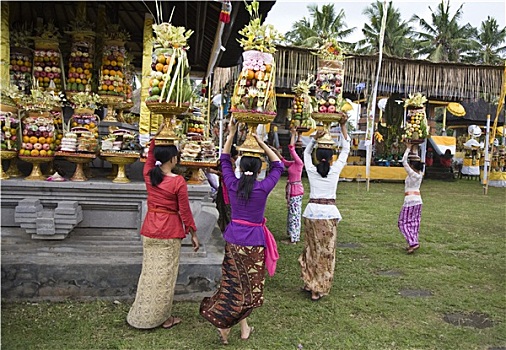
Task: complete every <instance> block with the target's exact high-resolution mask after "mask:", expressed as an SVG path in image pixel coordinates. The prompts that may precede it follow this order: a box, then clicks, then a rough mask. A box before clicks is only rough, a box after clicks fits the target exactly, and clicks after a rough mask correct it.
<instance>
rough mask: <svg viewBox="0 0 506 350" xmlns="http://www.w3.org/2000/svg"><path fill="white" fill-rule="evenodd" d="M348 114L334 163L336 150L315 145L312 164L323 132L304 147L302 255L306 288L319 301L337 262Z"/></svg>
mask: <svg viewBox="0 0 506 350" xmlns="http://www.w3.org/2000/svg"><path fill="white" fill-rule="evenodd" d="M346 121H347V117H346V116H343V117H342V118H341V120H340V124H341V133H342V138H341V140H342V141H341V143H342V145H341V146H342V149H341V153H340V154H339V157H338V158H337V160H336V161H335V162H333V161H332V159H333V155H334V150H333V149H329V148H319V147H318V146H316V147H317V148H316V160H317V161H318V164H317V165H316V166H315V165H314V164H313V159H312V156H311V154H312V152H313V148H315V145H316V144H317V141H318V139H320V138H321V137H322V136H323V135H324V132H323V131H317V132H316V135H315V137H314V138H312V139H311V141H310V142H309V144H308V145H307V146H306V149H305V150H304V166H305V167H306V173H307V176H308V179H309V188H310V192H309V203H308V204H307V206H306V209H305V210H304V214H303V215H302V216H303V217H304V227H305V244H304V250H303V252H302V254H301V256H300V257H299V263H300V266H301V277H302V280H303V281H304V287H302V289H303V290H305V291H307V292H310V293H311V300H313V301H317V300H320V299H321V298H322V297H323V296H325V295H328V294H329V292H330V288H331V287H332V281H333V280H334V267H335V262H336V256H335V252H336V236H337V224H338V223H339V221H340V220H341V218H342V217H341V213H340V212H339V209H337V207H336V189H337V183H338V182H339V174H340V173H341V171H342V170H343V168H344V166H345V165H346V160H347V159H348V154H349V153H350V141H351V140H350V137H349V136H348V132H347V129H346Z"/></svg>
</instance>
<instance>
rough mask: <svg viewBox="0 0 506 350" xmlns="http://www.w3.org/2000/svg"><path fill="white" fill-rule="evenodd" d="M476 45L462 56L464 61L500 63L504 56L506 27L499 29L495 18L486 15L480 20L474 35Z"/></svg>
mask: <svg viewBox="0 0 506 350" xmlns="http://www.w3.org/2000/svg"><path fill="white" fill-rule="evenodd" d="M476 39H477V42H478V47H477V49H476V50H473V51H472V52H470V53H469V55H468V56H467V57H465V58H464V60H465V61H466V62H471V63H480V64H501V63H502V62H503V61H504V60H505V58H506V46H505V45H504V44H505V42H506V27H504V28H502V29H499V25H498V24H497V21H496V20H495V18H491V17H490V16H488V17H487V20H486V21H483V22H481V27H480V29H479V31H478V34H477V36H476Z"/></svg>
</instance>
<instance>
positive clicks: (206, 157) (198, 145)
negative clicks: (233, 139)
mask: <svg viewBox="0 0 506 350" xmlns="http://www.w3.org/2000/svg"><path fill="white" fill-rule="evenodd" d="M181 160H182V161H183V164H184V162H211V163H216V161H217V154H216V146H215V144H214V142H213V141H211V140H188V141H186V142H183V143H182V145H181Z"/></svg>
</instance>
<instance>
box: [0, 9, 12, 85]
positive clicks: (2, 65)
mask: <svg viewBox="0 0 506 350" xmlns="http://www.w3.org/2000/svg"><path fill="white" fill-rule="evenodd" d="M1 11H2V12H1V14H2V17H1V20H0V21H1V24H0V37H1V43H0V88H1V89H4V88H6V87H7V86H9V84H10V76H9V63H10V38H9V35H10V32H9V2H8V1H2V3H1Z"/></svg>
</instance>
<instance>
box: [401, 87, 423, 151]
mask: <svg viewBox="0 0 506 350" xmlns="http://www.w3.org/2000/svg"><path fill="white" fill-rule="evenodd" d="M426 102H427V98H426V97H425V96H423V95H422V94H421V93H419V92H417V93H415V94H414V95H411V94H410V95H409V98H408V99H406V101H405V102H404V108H406V120H405V123H404V127H403V134H402V140H403V141H407V142H409V143H411V144H412V146H411V152H410V158H417V157H419V151H418V144H420V143H423V142H424V141H425V139H426V138H427V137H428V135H429V126H428V123H427V115H426V113H425V103H426Z"/></svg>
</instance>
